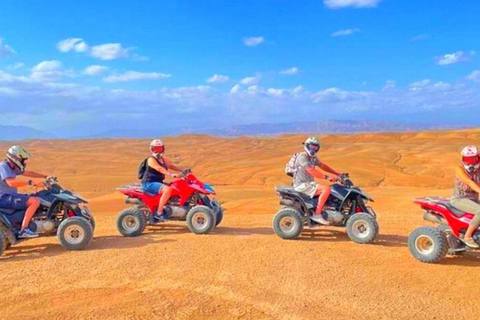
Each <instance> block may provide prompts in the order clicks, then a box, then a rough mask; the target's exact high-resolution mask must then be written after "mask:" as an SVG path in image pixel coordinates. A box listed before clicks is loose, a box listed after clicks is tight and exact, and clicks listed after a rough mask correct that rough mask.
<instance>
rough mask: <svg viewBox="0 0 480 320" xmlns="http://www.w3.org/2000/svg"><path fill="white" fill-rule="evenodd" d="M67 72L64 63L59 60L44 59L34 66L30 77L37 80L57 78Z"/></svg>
mask: <svg viewBox="0 0 480 320" xmlns="http://www.w3.org/2000/svg"><path fill="white" fill-rule="evenodd" d="M66 74H67V72H65V71H64V70H62V63H61V62H60V61H58V60H48V61H42V62H40V63H39V64H37V65H36V66H34V67H33V68H32V72H31V74H30V78H31V79H32V80H36V81H48V80H55V79H58V78H60V77H62V76H64V75H66Z"/></svg>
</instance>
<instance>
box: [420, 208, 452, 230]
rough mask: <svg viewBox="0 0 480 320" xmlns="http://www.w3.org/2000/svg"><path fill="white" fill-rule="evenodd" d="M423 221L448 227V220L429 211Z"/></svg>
mask: <svg viewBox="0 0 480 320" xmlns="http://www.w3.org/2000/svg"><path fill="white" fill-rule="evenodd" d="M423 219H424V220H427V221H431V222H435V223H438V224H443V225H446V226H448V222H447V220H445V219H444V218H443V217H440V216H438V215H436V214H432V213H430V212H429V211H427V212H425V214H424V215H423Z"/></svg>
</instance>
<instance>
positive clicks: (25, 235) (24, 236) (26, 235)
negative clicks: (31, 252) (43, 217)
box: [17, 228, 38, 239]
mask: <svg viewBox="0 0 480 320" xmlns="http://www.w3.org/2000/svg"><path fill="white" fill-rule="evenodd" d="M17 237H18V238H19V239H27V238H36V237H38V233H36V232H33V231H32V230H30V229H29V228H26V229H24V230H22V231H20V232H19V233H18V235H17Z"/></svg>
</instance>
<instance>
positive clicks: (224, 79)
mask: <svg viewBox="0 0 480 320" xmlns="http://www.w3.org/2000/svg"><path fill="white" fill-rule="evenodd" d="M229 79H230V78H229V77H227V76H222V75H221V74H214V75H213V76H211V77H210V78H208V79H207V82H208V83H213V82H227V81H228V80H229Z"/></svg>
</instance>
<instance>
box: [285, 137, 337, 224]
mask: <svg viewBox="0 0 480 320" xmlns="http://www.w3.org/2000/svg"><path fill="white" fill-rule="evenodd" d="M303 145H304V150H305V152H302V153H300V154H299V155H298V157H297V158H296V159H295V164H294V166H295V168H296V171H295V175H294V177H293V187H294V189H295V191H297V192H301V193H304V194H306V195H308V196H310V197H311V198H313V197H315V196H319V198H318V205H317V208H316V210H315V215H314V216H312V217H311V219H312V220H314V221H316V222H318V223H320V224H324V225H328V224H330V222H328V221H327V220H325V219H324V218H323V216H322V210H323V207H324V206H325V202H327V199H328V197H329V196H330V192H331V189H330V186H324V185H320V184H316V183H315V179H314V178H318V179H325V180H328V181H330V182H333V181H336V180H337V179H338V178H339V175H340V174H341V173H339V172H337V171H336V170H334V169H332V168H330V167H329V166H327V165H326V164H325V163H323V162H321V161H320V160H319V159H318V157H317V153H318V152H319V151H320V147H321V145H320V141H319V140H318V139H317V138H315V137H310V138H308V139H307V140H305V142H304V143H303ZM315 167H319V168H320V169H322V170H323V171H325V172H327V173H328V174H329V175H326V174H324V173H323V172H320V171H318V170H317V169H315Z"/></svg>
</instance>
